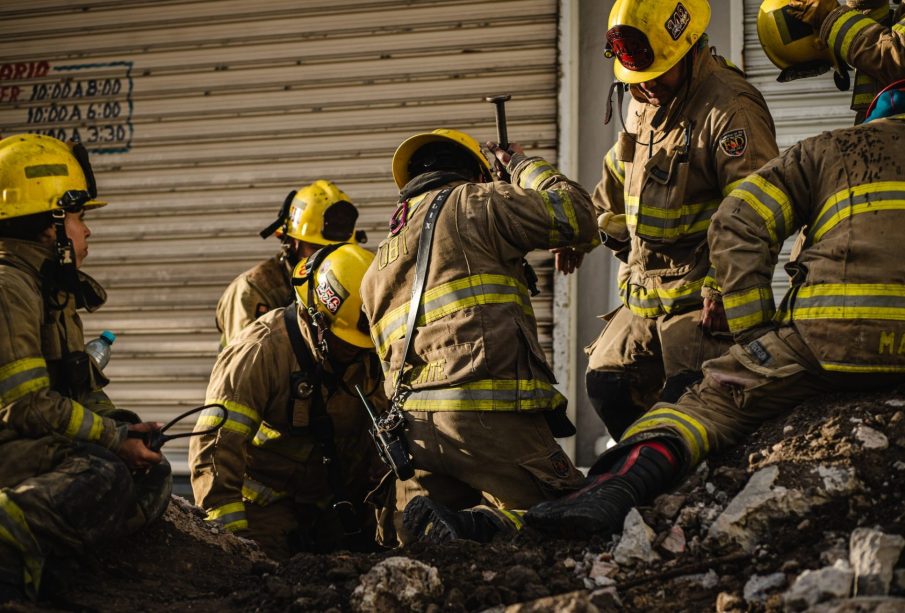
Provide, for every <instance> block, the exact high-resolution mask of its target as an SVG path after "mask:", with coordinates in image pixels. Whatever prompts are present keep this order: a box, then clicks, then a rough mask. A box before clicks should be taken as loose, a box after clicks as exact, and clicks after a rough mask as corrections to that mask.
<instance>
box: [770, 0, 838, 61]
mask: <svg viewBox="0 0 905 613" xmlns="http://www.w3.org/2000/svg"><path fill="white" fill-rule="evenodd" d="M789 1H790V0H765V1H764V2H763V3H761V5H760V10H759V11H758V13H757V38H758V39H760V45H761V47H763V48H764V53H766V54H767V57H768V58H769V59H770V61H771V62H773V64H774V65H775V66H776V67H777V68H779V69H781V70H785V69H786V68H791V67H793V66H804V65H806V64H813V63H828V62H830V61H831V59H832V55H831V54H830V52H829V49H827V47H826V45H824V44H823V43H822V42H821V41H820V37H819V36H818V35H817V32H816V31H815V30H814V28H812V27H811V26H810V25H808V24H806V23H805V22H803V21H800V20H799V19H796V18H795V17H792V16H791V15H790V14H789V13H788V11H787V10H786V7H787V6H788V5H789ZM828 69H829V66H828V65H827V70H828Z"/></svg>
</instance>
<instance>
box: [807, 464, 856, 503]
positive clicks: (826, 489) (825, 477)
mask: <svg viewBox="0 0 905 613" xmlns="http://www.w3.org/2000/svg"><path fill="white" fill-rule="evenodd" d="M815 471H816V473H817V476H818V477H819V478H820V482H821V484H820V485H819V486H818V489H819V490H821V492H822V493H824V494H826V495H827V496H830V497H832V498H835V497H839V496H848V495H850V494H854V493H856V492H858V491H860V489H861V482H860V481H859V480H858V477H857V476H856V475H855V469H854V468H852V467H851V466H818V467H817V468H816V469H815Z"/></svg>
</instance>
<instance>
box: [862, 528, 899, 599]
mask: <svg viewBox="0 0 905 613" xmlns="http://www.w3.org/2000/svg"><path fill="white" fill-rule="evenodd" d="M903 548H905V538H902V537H901V536H899V535H898V534H885V533H883V532H880V531H879V530H873V529H871V528H856V529H855V530H854V531H853V532H852V536H851V540H850V542H849V548H848V549H849V562H850V563H851V565H852V569H853V570H854V572H855V595H856V596H885V595H886V594H889V588H890V586H891V585H892V579H893V572H894V570H895V566H896V562H897V561H898V560H899V556H900V555H901V553H902V549H903Z"/></svg>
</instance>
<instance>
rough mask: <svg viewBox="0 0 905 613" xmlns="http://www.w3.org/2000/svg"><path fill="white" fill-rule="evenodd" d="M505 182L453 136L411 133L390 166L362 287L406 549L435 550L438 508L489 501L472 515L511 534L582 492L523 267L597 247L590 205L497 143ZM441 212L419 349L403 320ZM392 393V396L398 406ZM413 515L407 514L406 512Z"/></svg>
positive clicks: (583, 195) (461, 137)
mask: <svg viewBox="0 0 905 613" xmlns="http://www.w3.org/2000/svg"><path fill="white" fill-rule="evenodd" d="M488 148H490V149H491V150H492V151H494V153H495V156H496V158H497V159H498V160H499V162H500V164H502V165H505V168H506V169H507V170H508V173H509V175H510V176H511V183H509V182H502V181H497V182H492V181H491V176H490V166H489V164H488V162H487V159H486V158H485V157H484V155H483V153H482V152H481V149H480V146H479V145H478V143H477V142H476V141H475V140H474V139H473V138H472V137H471V136H469V135H467V134H465V133H462V132H459V131H457V130H450V129H442V128H441V129H438V130H434V131H433V132H430V133H422V134H416V135H414V136H412V137H410V138H409V139H407V140H406V141H404V142H403V143H402V144H401V145H400V146H399V147H398V149H397V150H396V153H395V155H394V156H393V162H392V168H393V178H394V180H395V182H396V185H397V186H398V187H399V188H400V190H401V191H400V199H399V204H398V207H397V209H396V212H395V213H394V215H393V218H392V221H391V231H390V234H389V236H388V237H387V238H386V239H385V240H384V241H382V242H381V243H380V246H379V247H378V250H377V258H376V260H375V262H374V264H373V265H372V266H371V268H370V269H369V270H368V272H367V274H366V275H365V278H364V281H363V283H362V299H363V301H364V308H365V311H366V313H367V315H368V319H369V320H370V322H371V335H372V337H373V339H374V343H375V345H376V347H377V354H378V356H379V357H380V359H381V361H382V364H383V367H384V375H385V377H386V384H385V386H386V390H387V395H388V396H389V397H395V401H394V402H395V403H396V407H397V408H398V409H400V410H401V411H402V412H403V415H404V418H405V422H406V428H407V431H406V438H407V440H408V443H409V446H410V448H411V450H412V452H413V459H414V466H415V469H416V470H415V476H414V478H412V479H410V480H406V481H400V482H398V483H397V489H396V505H397V506H396V508H397V510H398V511H402V510H403V509H405V521H404V523H403V522H402V521H401V520H402V517H401V516H400V514H397V529H398V532H399V534H400V536H401V540H402V542H403V543H407V542H411V541H413V540H416V539H426V540H430V539H431V538H432V536H431V535H430V534H428V533H427V532H429V530H427V529H428V523H429V522H428V521H427V520H428V518H429V517H430V513H431V510H432V508H433V505H435V504H439V505H445V506H449V507H451V508H452V509H454V510H459V509H464V508H468V507H473V506H475V505H479V504H481V503H482V502H484V503H486V504H484V506H483V507H482V509H481V511H479V512H477V513H476V514H475V515H474V517H476V518H478V521H479V522H482V523H484V522H486V523H487V524H488V526H496V525H498V523H499V522H503V523H504V524H507V525H510V526H513V525H518V522H520V520H519V519H518V517H517V516H515V515H513V514H512V513H510V511H509V510H510V509H521V508H526V507H527V506H530V505H531V504H534V503H535V502H539V501H541V500H545V499H548V498H552V497H555V496H557V495H560V494H562V493H563V492H567V491H571V490H573V489H575V488H576V487H578V486H579V485H580V484H581V482H582V475H581V473H580V472H578V470H577V469H576V468H575V467H574V465H573V464H572V462H571V461H570V460H569V459H568V457H567V456H566V455H565V453H564V452H563V451H562V449H561V448H560V447H559V445H558V444H557V443H556V440H555V439H554V434H555V435H557V436H567V435H570V434H574V427H572V425H571V422H569V421H568V419H567V418H566V417H565V406H566V399H565V398H564V397H563V396H562V395H561V394H560V393H559V392H558V391H557V390H556V388H555V387H554V383H555V379H554V377H553V373H552V371H551V369H550V366H549V365H548V364H547V360H546V357H545V355H544V352H543V350H542V349H541V346H540V343H539V340H538V336H537V324H536V320H535V316H534V310H533V308H532V305H531V298H530V293H529V286H531V285H532V284H533V280H532V278H533V274H532V272H533V271H530V269H529V268H528V267H526V263H525V260H524V257H525V255H526V254H527V253H528V252H530V251H532V250H534V249H549V248H555V247H565V246H570V245H571V246H576V247H579V248H581V249H584V250H587V249H590V248H592V247H593V246H594V244H595V242H596V237H597V232H596V228H595V223H594V217H593V208H592V206H591V201H590V196H589V195H588V193H587V192H586V191H585V190H584V189H583V188H581V187H580V186H579V185H578V184H577V183H575V182H572V181H570V180H569V179H567V178H566V177H565V176H563V175H562V174H561V173H560V172H559V171H557V170H556V169H555V168H554V167H553V166H552V165H550V164H549V163H548V162H546V161H544V160H543V159H541V158H539V157H529V156H527V155H526V154H525V153H524V151H523V150H522V148H521V147H520V146H519V145H516V144H512V145H511V146H510V148H509V150H508V151H504V150H502V149H500V148H499V147H497V146H496V145H493V144H488ZM441 197H442V198H445V199H446V200H445V203H444V204H443V205H442V208H441V209H440V210H439V213H438V217H437V219H436V223H435V224H434V225H433V227H434V229H435V232H434V237H433V246H432V248H431V250H430V262H429V266H428V268H427V274H426V278H424V279H423V280H422V279H419V281H423V283H424V284H425V286H426V289H425V293H424V296H423V299H422V300H421V301H420V308H421V309H423V314H421V316H420V317H419V318H418V321H417V328H416V329H414V330H412V335H413V336H412V338H413V341H412V347H411V352H410V354H409V355H407V356H406V355H403V351H404V345H405V342H406V338H405V337H406V334H407V328H408V327H409V326H408V324H407V323H406V317H407V316H408V312H409V301H410V300H411V298H412V292H413V286H414V283H415V277H416V276H418V277H420V275H417V274H416V271H415V264H416V259H417V258H416V256H417V253H418V249H419V241H420V239H421V236H422V229H423V224H424V219H425V215H426V214H427V213H426V211H428V209H429V208H430V207H431V206H433V205H434V203H435V201H436V200H437V199H438V198H441ZM397 382H398V392H399V393H398V394H396V390H397ZM410 503H411V504H410Z"/></svg>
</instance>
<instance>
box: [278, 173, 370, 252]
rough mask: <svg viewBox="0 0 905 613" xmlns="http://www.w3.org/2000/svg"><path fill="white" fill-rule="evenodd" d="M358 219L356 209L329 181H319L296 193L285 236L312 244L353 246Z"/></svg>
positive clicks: (287, 218) (291, 205)
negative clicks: (345, 244) (348, 244)
mask: <svg viewBox="0 0 905 613" xmlns="http://www.w3.org/2000/svg"><path fill="white" fill-rule="evenodd" d="M357 220H358V209H356V208H355V205H354V204H352V201H351V199H350V198H349V196H347V195H346V193H345V192H343V191H342V190H341V189H339V188H338V187H337V186H336V185H335V184H334V183H332V182H331V181H324V180H323V179H320V180H318V181H315V182H314V183H312V184H310V185H306V186H305V187H302V188H300V189H299V190H298V191H297V192H295V196H294V197H293V198H292V201H291V203H290V204H289V211H288V213H287V217H286V226H285V233H286V234H287V235H289V236H291V237H292V238H297V239H299V240H301V241H305V242H308V243H314V244H315V245H332V244H334V243H354V242H356V233H355V222H356V221H357Z"/></svg>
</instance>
